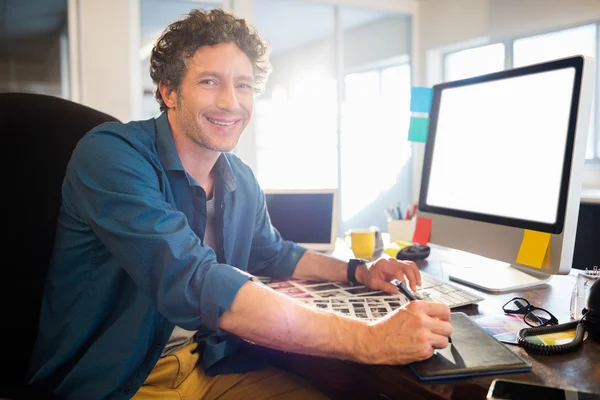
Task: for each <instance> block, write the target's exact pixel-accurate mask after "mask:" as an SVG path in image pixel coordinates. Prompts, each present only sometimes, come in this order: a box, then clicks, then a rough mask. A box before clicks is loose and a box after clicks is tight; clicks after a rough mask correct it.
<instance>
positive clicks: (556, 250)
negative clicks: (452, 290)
mask: <svg viewBox="0 0 600 400" xmlns="http://www.w3.org/2000/svg"><path fill="white" fill-rule="evenodd" d="M594 77H595V61H594V60H593V59H591V58H588V57H583V56H575V57H570V58H565V59H560V60H554V61H551V62H545V63H541V64H535V65H531V66H526V67H522V68H515V69H511V70H506V71H502V72H496V73H491V74H487V75H483V76H479V77H474V78H469V79H463V80H459V81H454V82H447V83H443V84H439V85H435V86H434V87H433V103H432V108H431V113H430V125H429V133H428V138H427V143H426V146H425V156H424V163H423V174H422V181H421V190H420V194H419V210H420V211H421V215H422V216H425V217H428V218H430V219H431V220H432V228H431V236H430V242H431V243H432V244H433V245H434V246H435V245H440V246H443V247H444V248H450V249H458V250H462V251H464V252H468V253H472V254H476V255H479V256H483V257H464V255H465V254H464V253H462V254H461V255H462V256H463V257H460V258H456V259H457V260H459V261H458V262H452V263H449V264H448V265H447V266H448V267H449V268H448V269H449V277H450V279H452V280H455V281H459V282H462V283H465V284H468V285H471V286H474V287H477V288H479V289H482V290H485V291H489V292H506V291H512V290H517V289H523V288H528V287H533V286H538V285H541V284H544V283H546V282H547V281H548V280H549V279H550V277H551V275H553V274H567V273H569V271H570V269H571V263H572V260H573V247H574V241H575V232H576V227H577V217H578V212H579V199H580V191H581V185H582V173H583V166H584V160H585V149H586V141H587V134H588V130H589V127H590V111H591V104H592V98H593V89H594V79H595V78H594ZM525 230H534V231H538V232H547V233H550V234H551V235H550V243H549V249H550V252H549V257H546V258H545V259H544V262H543V264H542V265H541V268H534V267H530V266H526V265H521V264H518V263H517V261H516V259H517V255H518V253H519V249H520V246H521V243H522V241H523V237H524V232H525ZM455 253H456V254H460V253H461V252H455ZM484 257H485V258H484Z"/></svg>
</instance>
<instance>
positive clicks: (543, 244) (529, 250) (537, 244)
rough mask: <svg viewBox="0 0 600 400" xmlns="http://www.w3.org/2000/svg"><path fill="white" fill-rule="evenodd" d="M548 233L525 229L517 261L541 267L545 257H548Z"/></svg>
mask: <svg viewBox="0 0 600 400" xmlns="http://www.w3.org/2000/svg"><path fill="white" fill-rule="evenodd" d="M549 244H550V234H549V233H547V232H537V231H530V230H528V229H525V230H524V232H523V241H522V242H521V248H520V249H519V254H518V255H517V263H519V264H523V265H527V266H530V267H534V268H542V265H543V264H544V260H545V259H546V257H550V246H549Z"/></svg>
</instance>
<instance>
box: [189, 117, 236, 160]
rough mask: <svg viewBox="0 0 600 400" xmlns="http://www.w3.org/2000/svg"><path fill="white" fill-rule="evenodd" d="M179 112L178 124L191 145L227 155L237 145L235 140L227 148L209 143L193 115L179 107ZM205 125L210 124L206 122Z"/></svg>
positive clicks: (207, 137) (208, 138)
mask: <svg viewBox="0 0 600 400" xmlns="http://www.w3.org/2000/svg"><path fill="white" fill-rule="evenodd" d="M180 110H181V111H182V112H181V113H180V117H179V122H180V126H181V128H182V129H183V134H184V135H185V137H187V138H188V139H189V140H191V141H192V142H193V143H195V144H197V145H198V146H200V147H203V148H205V149H207V150H210V151H214V152H217V153H229V152H230V151H232V150H233V149H234V148H235V146H236V145H237V140H236V143H235V144H234V145H233V146H227V147H224V146H219V145H216V144H213V143H211V142H210V137H209V136H208V135H207V134H205V132H204V130H203V129H202V126H201V125H200V124H199V123H197V122H196V119H195V116H194V114H193V113H192V112H190V111H189V110H187V109H186V108H185V107H183V108H182V107H180ZM206 123H210V122H208V121H207V122H206ZM238 140H239V136H238Z"/></svg>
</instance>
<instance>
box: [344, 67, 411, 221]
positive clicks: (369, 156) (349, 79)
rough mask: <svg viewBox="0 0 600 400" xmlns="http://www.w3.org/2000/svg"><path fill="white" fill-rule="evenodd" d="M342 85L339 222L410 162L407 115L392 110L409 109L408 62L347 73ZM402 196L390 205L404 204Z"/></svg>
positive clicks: (369, 200) (391, 181)
mask: <svg viewBox="0 0 600 400" xmlns="http://www.w3.org/2000/svg"><path fill="white" fill-rule="evenodd" d="M344 84H345V102H344V106H343V113H342V151H341V154H342V203H343V207H342V220H343V221H352V220H353V219H354V218H355V217H356V216H357V215H358V214H359V213H360V212H361V211H362V210H364V209H365V208H366V207H367V206H368V205H369V204H371V203H373V202H375V201H376V200H377V199H378V198H381V197H385V194H386V193H388V192H390V190H393V188H394V186H395V184H396V182H397V181H398V174H399V172H401V171H402V170H403V169H407V168H408V166H409V164H410V157H411V147H410V143H409V142H408V141H407V140H406V132H408V124H409V117H410V115H409V113H408V111H407V112H405V113H402V112H399V111H398V110H409V109H410V87H411V80H410V65H408V64H402V65H395V66H389V67H385V68H378V69H370V70H367V71H362V72H356V73H350V74H347V75H346V76H345V78H344ZM406 195H407V193H406V192H404V193H395V196H396V198H395V199H394V201H393V202H392V203H393V204H395V203H396V202H398V201H401V202H404V203H405V204H408V203H407V202H409V201H410V198H409V197H407V196H406ZM386 206H387V204H386ZM357 226H358V225H357Z"/></svg>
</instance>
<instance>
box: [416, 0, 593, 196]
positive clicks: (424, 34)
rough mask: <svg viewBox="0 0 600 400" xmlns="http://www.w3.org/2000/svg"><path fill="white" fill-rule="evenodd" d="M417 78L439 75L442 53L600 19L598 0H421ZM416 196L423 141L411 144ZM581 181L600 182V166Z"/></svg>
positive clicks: (424, 81)
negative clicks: (599, 168) (419, 143)
mask: <svg viewBox="0 0 600 400" xmlns="http://www.w3.org/2000/svg"><path fill="white" fill-rule="evenodd" d="M417 19H418V20H417V23H416V27H417V28H416V29H417V32H415V34H416V37H417V38H418V40H417V42H416V43H415V53H414V56H415V67H416V68H417V69H418V70H417V71H416V72H415V84H417V85H429V86H430V85H433V84H436V83H439V82H440V81H441V79H442V74H441V72H442V54H443V52H445V51H451V50H455V49H457V48H461V47H462V48H464V47H468V46H473V45H477V44H484V43H487V42H490V41H497V40H502V39H507V38H512V37H517V36H524V35H531V34H536V33H542V32H545V31H549V30H555V29H560V28H564V27H570V26H573V25H579V24H584V23H586V22H591V21H598V20H600V1H599V0H427V1H421V2H419V9H418V16H417ZM414 150H415V151H414V153H413V154H414V155H415V157H414V164H413V165H414V168H415V169H414V171H415V173H414V176H413V179H414V187H413V189H414V190H413V192H414V194H415V198H418V189H419V185H420V179H421V174H420V171H421V166H422V157H423V150H424V145H414ZM584 186H585V187H597V188H600V170H598V169H596V170H593V169H592V168H590V167H588V168H587V170H586V173H585V176H584Z"/></svg>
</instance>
